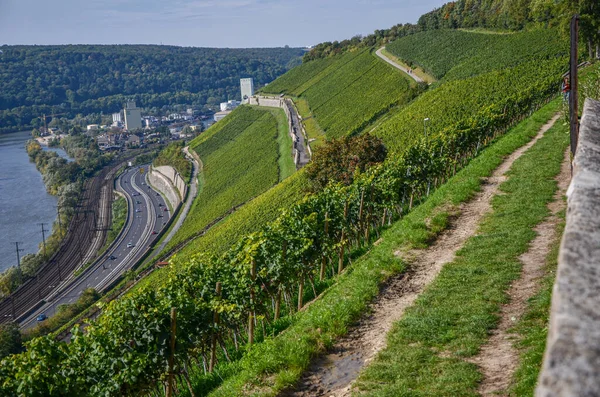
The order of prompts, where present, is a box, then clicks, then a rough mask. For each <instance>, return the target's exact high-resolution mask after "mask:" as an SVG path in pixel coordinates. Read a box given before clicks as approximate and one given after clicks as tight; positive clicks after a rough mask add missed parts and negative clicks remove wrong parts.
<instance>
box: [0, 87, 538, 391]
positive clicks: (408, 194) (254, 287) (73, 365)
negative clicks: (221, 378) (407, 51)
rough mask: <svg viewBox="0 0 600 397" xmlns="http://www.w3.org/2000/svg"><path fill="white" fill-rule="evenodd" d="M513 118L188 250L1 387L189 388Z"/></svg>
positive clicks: (274, 322) (7, 364) (459, 132)
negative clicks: (156, 280) (233, 239)
mask: <svg viewBox="0 0 600 397" xmlns="http://www.w3.org/2000/svg"><path fill="white" fill-rule="evenodd" d="M530 92H531V91H530ZM536 99H538V98H537V96H531V98H530V102H529V105H530V106H531V108H534V107H536V106H538V105H539V103H538V102H536V101H535V100H536ZM523 106H525V101H524V99H523ZM524 110H525V109H524ZM526 110H528V109H526ZM521 117H522V114H517V113H515V114H511V118H499V119H497V120H492V121H494V123H492V124H474V125H471V126H465V127H464V128H462V129H456V130H446V132H445V134H444V135H437V136H430V137H428V138H425V137H421V138H420V139H417V140H416V141H415V142H414V143H413V144H412V145H411V147H410V148H407V150H405V151H404V152H403V153H402V155H400V156H397V157H395V158H392V159H390V160H389V161H387V162H386V163H384V164H383V165H381V166H378V167H376V168H374V169H371V170H369V171H368V172H366V173H365V174H362V175H357V177H356V179H355V182H354V183H353V184H352V185H351V186H349V187H342V186H330V187H329V188H327V189H325V190H324V191H322V192H321V193H318V194H314V195H312V196H308V197H306V198H305V199H303V200H302V201H301V202H299V203H297V204H294V205H292V206H290V207H289V208H287V209H285V210H283V212H282V213H281V215H280V216H279V217H278V218H277V220H275V221H274V222H271V223H269V224H268V225H266V226H265V227H262V228H261V230H260V231H258V232H256V233H253V234H250V235H246V236H244V237H242V238H241V239H240V240H239V242H238V243H237V244H236V245H235V246H233V247H232V248H231V249H229V250H228V251H226V252H224V253H223V254H222V255H220V256H216V255H206V254H196V255H194V256H192V257H191V258H190V259H189V260H188V262H187V263H185V264H184V265H180V266H178V267H177V268H175V267H174V266H173V267H172V268H171V271H170V274H169V275H168V277H166V278H165V280H164V282H163V284H162V285H161V286H160V287H158V288H156V287H152V288H143V289H140V290H138V291H137V292H136V293H135V294H132V295H130V296H127V297H125V298H123V299H120V300H118V301H114V302H111V303H110V304H108V305H107V306H106V307H105V308H104V315H103V316H101V317H100V318H99V319H98V320H97V322H96V323H95V324H92V325H90V326H89V327H87V328H86V332H85V333H83V332H81V331H78V330H75V331H74V333H73V338H72V340H71V343H69V344H64V343H62V342H56V341H54V340H52V339H51V338H40V339H37V340H35V341H33V342H31V343H30V344H29V346H28V351H27V353H25V354H21V355H16V356H12V357H9V358H7V359H5V360H4V361H3V362H2V366H1V369H0V378H1V379H2V380H3V382H2V386H1V387H2V391H3V392H4V393H5V394H16V395H18V394H23V395H49V394H52V391H53V390H55V391H56V390H60V391H61V393H66V394H83V393H84V392H85V393H87V394H89V395H105V394H118V393H121V394H126V395H133V394H137V393H140V392H153V391H159V390H162V388H163V384H164V383H165V382H167V383H168V382H172V381H174V382H176V383H177V388H178V390H184V389H186V388H188V387H190V388H191V384H192V383H191V379H194V378H196V377H202V376H204V375H203V373H204V371H205V370H206V372H212V370H213V367H214V364H215V357H217V351H219V354H218V355H219V357H220V359H221V360H227V358H229V359H232V357H233V358H234V359H235V357H239V356H240V354H243V352H244V351H246V349H247V346H249V345H252V344H253V343H256V342H258V341H259V340H261V339H262V338H263V337H264V335H265V333H267V334H268V333H277V332H278V331H280V330H282V329H283V328H285V324H286V323H289V320H285V319H282V320H280V319H281V318H282V316H284V315H286V314H291V313H294V312H296V311H298V310H300V309H301V308H302V307H303V306H304V304H305V303H306V300H307V299H309V298H311V297H313V296H315V295H316V294H318V291H319V290H321V289H322V288H323V287H324V286H327V285H328V284H329V281H327V280H332V279H335V277H336V276H337V275H338V274H339V273H341V272H342V271H343V270H344V268H345V267H346V266H348V265H349V262H348V255H349V253H350V252H352V251H353V250H356V249H360V248H361V247H366V246H367V245H369V244H370V242H371V241H372V238H373V237H375V236H377V235H378V234H379V231H380V230H381V228H383V227H385V225H387V224H389V223H390V222H392V221H394V220H396V219H398V218H401V217H402V216H403V215H404V214H406V213H407V212H408V211H410V209H411V208H412V207H413V206H414V205H415V204H416V203H417V202H419V201H420V200H422V199H424V198H425V197H426V196H427V195H428V194H429V193H430V190H432V189H435V187H436V186H439V185H440V184H443V183H444V182H445V181H446V180H447V179H448V178H450V177H451V176H452V175H453V174H454V173H455V172H456V170H457V169H458V168H460V167H462V166H464V165H465V164H466V163H467V162H468V161H469V159H471V158H472V157H473V156H475V155H477V153H478V151H479V150H480V148H481V147H483V146H485V145H486V144H487V143H488V142H491V141H492V140H493V139H494V138H495V137H496V135H497V134H498V133H499V132H501V130H502V128H490V125H491V126H494V127H506V126H507V125H509V124H512V123H514V122H516V121H517V120H519V119H520V118H521ZM259 119H261V120H262V118H259ZM501 121H502V122H503V124H500V122H501ZM203 142H209V140H204V141H203ZM203 142H200V144H199V145H198V144H197V146H196V150H199V151H201V150H202V148H201V147H199V146H200V145H201V144H202V143H203ZM207 147H208V148H210V147H211V146H209V145H207ZM213 152H214V153H217V152H218V151H213ZM172 308H175V309H172ZM279 320H280V321H279ZM174 341H176V343H174ZM172 346H174V348H173V347H172ZM221 351H222V352H223V353H221ZM250 352H251V350H250ZM250 352H249V353H248V354H251V353H250Z"/></svg>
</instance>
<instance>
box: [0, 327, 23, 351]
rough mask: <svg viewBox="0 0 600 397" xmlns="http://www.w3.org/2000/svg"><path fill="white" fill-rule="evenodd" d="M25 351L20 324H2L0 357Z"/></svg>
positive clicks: (0, 330)
mask: <svg viewBox="0 0 600 397" xmlns="http://www.w3.org/2000/svg"><path fill="white" fill-rule="evenodd" d="M22 351H23V341H22V339H21V331H19V325H18V324H17V323H15V322H10V323H6V324H2V325H0V359H2V358H4V357H6V356H9V355H11V354H17V353H20V352H22Z"/></svg>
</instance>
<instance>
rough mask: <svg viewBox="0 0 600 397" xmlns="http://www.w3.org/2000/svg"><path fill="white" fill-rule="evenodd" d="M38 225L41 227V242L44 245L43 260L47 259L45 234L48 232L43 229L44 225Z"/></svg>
mask: <svg viewBox="0 0 600 397" xmlns="http://www.w3.org/2000/svg"><path fill="white" fill-rule="evenodd" d="M38 225H40V226H41V227H42V242H43V244H44V258H47V256H46V232H47V231H48V229H44V225H45V223H38Z"/></svg>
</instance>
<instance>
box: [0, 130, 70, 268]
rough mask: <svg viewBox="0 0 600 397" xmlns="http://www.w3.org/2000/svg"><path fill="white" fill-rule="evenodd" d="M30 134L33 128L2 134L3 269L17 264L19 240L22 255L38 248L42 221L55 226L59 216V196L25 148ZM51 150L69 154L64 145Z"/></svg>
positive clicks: (0, 236)
mask: <svg viewBox="0 0 600 397" xmlns="http://www.w3.org/2000/svg"><path fill="white" fill-rule="evenodd" d="M30 137H31V135H30V133H29V131H22V132H15V133H12V134H0V272H2V271H4V270H5V269H7V268H9V267H11V266H16V265H17V253H16V246H15V242H19V249H23V251H21V252H20V255H21V257H23V255H25V254H30V253H35V252H37V250H38V245H39V244H40V243H41V242H42V227H41V225H40V223H45V226H44V227H45V229H47V230H51V228H52V223H53V222H54V221H55V220H56V204H57V198H56V197H54V196H51V195H50V194H48V193H46V188H45V186H44V182H43V181H42V175H41V174H40V173H39V172H38V170H37V169H36V168H35V164H33V163H32V162H30V161H29V156H28V155H27V152H26V151H25V142H27V140H28V139H30ZM49 150H54V151H57V152H58V154H59V155H60V156H61V157H65V156H66V153H65V152H64V151H63V150H62V149H58V150H57V149H49ZM48 234H49V232H47V233H46V237H47V236H48Z"/></svg>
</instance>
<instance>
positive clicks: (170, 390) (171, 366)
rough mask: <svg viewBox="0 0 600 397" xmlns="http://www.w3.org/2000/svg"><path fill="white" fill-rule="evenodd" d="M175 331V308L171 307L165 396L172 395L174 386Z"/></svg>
mask: <svg viewBox="0 0 600 397" xmlns="http://www.w3.org/2000/svg"><path fill="white" fill-rule="evenodd" d="M176 331H177V308H176V307H172V308H171V344H170V347H171V352H170V353H169V362H168V365H169V369H168V371H169V372H168V375H167V393H166V395H167V397H171V396H173V386H174V376H175V374H174V373H173V372H174V366H175V334H176Z"/></svg>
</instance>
